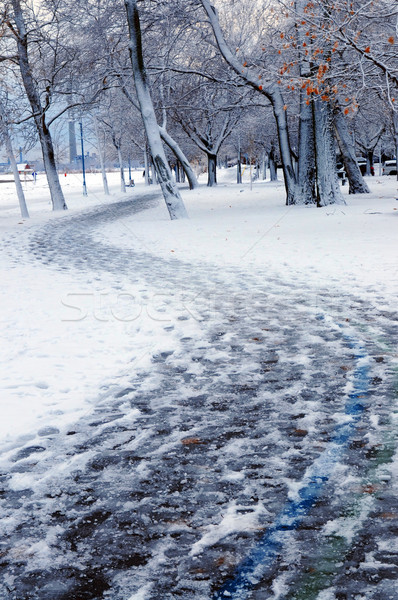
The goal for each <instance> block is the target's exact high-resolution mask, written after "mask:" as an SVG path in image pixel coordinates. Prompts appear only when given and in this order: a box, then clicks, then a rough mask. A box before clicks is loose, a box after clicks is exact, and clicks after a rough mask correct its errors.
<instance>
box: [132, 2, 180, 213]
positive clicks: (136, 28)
mask: <svg viewBox="0 0 398 600" xmlns="http://www.w3.org/2000/svg"><path fill="white" fill-rule="evenodd" d="M124 4H125V7H126V13H127V22H128V27H129V35H130V44H129V51H130V59H131V65H132V68H133V76H134V83H135V89H136V92H137V98H138V102H139V105H140V109H141V115H142V120H143V123H144V127H145V131H146V134H147V138H148V144H149V147H150V151H151V154H152V158H153V162H154V165H155V169H156V174H157V177H158V181H159V183H160V186H161V188H162V192H163V197H164V200H165V203H166V206H167V209H168V211H169V215H170V218H171V219H179V218H186V217H187V216H188V215H187V212H186V210H185V206H184V203H183V201H182V198H181V196H180V193H179V191H178V188H177V187H176V185H175V184H174V182H173V180H172V177H171V173H170V169H169V165H168V163H167V159H166V155H165V152H164V148H163V146H162V142H161V139H160V133H159V126H158V123H157V121H156V115H155V110H154V107H153V103H152V98H151V94H150V91H149V84H148V80H147V75H146V71H145V65H144V59H143V55H142V41H141V26H140V18H139V12H138V8H137V1H136V0H125V2H124Z"/></svg>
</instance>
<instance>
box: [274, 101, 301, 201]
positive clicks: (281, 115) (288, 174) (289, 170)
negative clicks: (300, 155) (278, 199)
mask: <svg viewBox="0 0 398 600" xmlns="http://www.w3.org/2000/svg"><path fill="white" fill-rule="evenodd" d="M271 103H272V108H273V110H274V115H275V119H276V124H277V130H278V139H279V148H280V153H281V160H282V169H283V176H284V182H285V189H286V204H287V205H289V204H295V193H296V175H295V173H294V168H293V161H292V153H291V150H290V142H289V135H288V128H287V118H286V107H285V105H284V102H283V98H282V94H281V93H280V91H279V90H277V91H274V92H273V94H272V96H271Z"/></svg>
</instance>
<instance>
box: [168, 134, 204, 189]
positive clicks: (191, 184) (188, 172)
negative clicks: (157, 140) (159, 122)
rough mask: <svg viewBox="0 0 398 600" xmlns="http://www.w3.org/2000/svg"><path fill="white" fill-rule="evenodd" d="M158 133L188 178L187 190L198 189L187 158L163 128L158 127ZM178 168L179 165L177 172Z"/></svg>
mask: <svg viewBox="0 0 398 600" xmlns="http://www.w3.org/2000/svg"><path fill="white" fill-rule="evenodd" d="M159 132H160V137H161V138H162V140H163V141H164V142H165V143H166V144H167V145H168V147H169V148H170V150H172V151H173V152H174V154H175V156H176V157H177V159H178V161H179V162H180V164H181V166H182V168H183V170H184V173H185V175H186V176H187V178H188V182H189V188H190V189H191V190H193V189H195V188H196V187H198V180H197V178H196V175H195V173H194V172H193V169H192V167H191V165H190V164H189V160H188V159H187V157H186V156H185V154H184V153H183V151H182V150H181V148H180V146H179V145H178V144H177V142H176V141H175V140H174V139H173V138H172V137H171V135H170V134H169V133H168V132H167V130H166V129H165V128H164V127H160V126H159ZM178 166H179V165H177V171H178V170H179V169H178Z"/></svg>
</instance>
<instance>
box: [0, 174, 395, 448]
mask: <svg viewBox="0 0 398 600" xmlns="http://www.w3.org/2000/svg"><path fill="white" fill-rule="evenodd" d="M234 178H235V171H234V170H233V169H231V170H229V171H228V172H223V171H221V172H220V176H219V179H220V180H221V183H220V184H219V186H218V187H217V188H214V189H208V188H207V187H205V186H203V185H202V186H201V187H200V188H199V189H198V190H196V191H193V192H190V191H184V192H183V196H184V201H185V203H186V205H187V208H188V211H189V214H190V219H189V220H188V221H173V222H170V221H169V219H168V215H167V211H166V208H165V207H164V205H163V203H162V202H160V203H159V204H157V205H156V206H155V207H153V208H151V209H149V210H145V211H143V212H141V213H140V214H134V215H132V216H131V217H128V218H123V219H116V220H115V221H114V222H111V223H105V224H104V225H103V226H99V227H96V229H95V236H96V239H98V240H102V242H103V243H106V244H110V245H112V246H113V247H120V248H132V249H134V250H136V251H138V252H140V251H142V252H145V253H148V252H149V253H151V254H153V255H154V256H155V257H156V256H158V257H160V258H161V259H162V260H166V261H167V262H168V263H170V266H171V268H172V265H173V261H175V260H177V261H178V260H183V261H189V262H190V263H192V265H193V269H194V268H195V264H198V263H200V262H203V261H206V262H211V263H212V264H216V265H218V267H219V269H220V270H221V271H222V270H223V269H224V268H225V267H227V266H228V267H230V266H239V268H241V269H244V270H246V271H250V272H252V273H256V272H258V271H259V269H261V272H262V273H266V274H268V275H269V276H270V277H278V278H282V279H283V280H284V281H286V282H294V283H295V284H299V285H303V286H305V287H306V288H307V289H309V290H310V293H311V295H312V301H313V304H314V306H316V305H317V304H318V303H321V294H322V290H323V289H324V288H329V289H331V290H332V292H333V294H334V296H335V308H336V311H338V310H343V309H344V304H345V294H354V295H356V296H359V297H361V298H366V299H367V300H369V301H370V302H372V303H374V304H375V305H377V306H378V307H380V308H383V307H385V308H391V309H395V308H396V298H397V293H398V277H397V276H396V272H397V258H398V246H397V242H396V236H397V224H398V210H397V209H398V202H397V201H396V198H398V185H397V182H396V181H395V178H393V177H384V178H383V177H379V178H378V177H375V178H372V179H371V180H370V181H369V183H370V185H371V188H372V194H371V195H369V196H357V197H348V196H347V201H348V205H347V206H344V207H331V208H324V209H318V210H315V209H314V208H308V207H286V206H284V200H283V198H284V188H283V184H282V183H280V182H279V183H276V184H273V183H270V182H266V183H257V184H254V185H253V189H252V190H250V186H249V184H248V183H245V184H244V185H240V186H238V185H236V184H233V181H234ZM135 179H136V181H137V180H139V179H140V173H137V174H136V177H135ZM111 181H112V183H113V187H112V196H111V197H109V198H106V197H104V195H103V193H102V191H101V178H100V175H98V174H97V175H93V174H88V176H87V185H88V190H89V195H88V197H87V198H85V197H83V196H82V185H81V176H79V175H73V174H71V175H68V176H67V177H65V178H61V182H62V184H63V189H64V191H65V194H66V198H67V203H68V206H69V211H68V212H67V213H65V214H61V215H59V214H57V215H54V214H53V213H52V212H51V210H50V202H49V196H48V191H47V189H46V185H45V181H44V176H43V175H41V176H39V180H38V181H37V183H36V184H33V183H32V182H29V183H27V184H25V188H26V190H25V191H26V196H27V202H28V206H29V210H30V212H31V219H30V221H22V220H21V219H20V218H19V216H18V208H17V206H16V199H15V192H14V188H13V184H11V183H10V184H0V185H1V187H0V236H1V245H2V248H3V253H2V262H1V277H2V282H3V284H2V286H1V290H0V295H1V296H0V297H1V303H0V307H1V310H0V318H1V323H2V340H3V343H2V347H1V364H2V367H3V369H4V371H3V377H2V385H3V386H4V391H3V393H2V419H1V422H0V439H1V440H2V443H4V442H10V443H12V441H13V440H15V439H16V438H17V437H18V436H20V435H29V434H32V432H34V431H35V430H36V429H38V428H40V426H41V424H44V425H47V424H48V422H49V421H50V422H51V423H57V424H58V426H59V425H60V424H61V425H62V424H63V423H67V422H68V421H70V420H73V419H74V418H75V417H76V412H80V411H84V410H86V405H87V402H90V400H91V399H95V398H96V397H97V394H98V391H97V390H98V388H99V387H100V386H101V385H102V386H105V388H107V387H108V386H109V385H111V383H112V381H113V378H114V376H115V374H116V373H117V372H121V371H122V370H123V368H124V367H125V365H126V364H127V363H129V362H130V361H131V359H132V356H134V358H135V360H139V361H140V364H144V363H145V360H147V359H148V356H149V354H148V348H151V347H152V344H153V343H154V339H153V337H152V329H153V331H154V332H156V333H157V334H159V332H158V328H157V327H156V325H157V323H158V321H159V320H158V315H157V307H156V305H157V304H158V303H159V302H160V300H161V298H160V296H159V295H158V293H157V292H155V294H153V292H151V290H149V291H147V292H146V297H145V298H142V297H141V293H140V292H139V291H138V295H137V290H136V288H135V287H134V286H133V285H132V286H131V287H130V282H129V287H128V288H126V287H125V285H126V283H125V282H123V284H122V285H121V286H120V282H119V285H118V286H116V290H115V286H114V282H113V278H112V277H111V278H110V279H109V278H107V277H104V276H102V275H97V276H96V277H94V276H92V275H91V274H90V275H89V276H88V275H87V274H86V273H84V272H83V273H78V274H76V273H73V274H71V273H68V272H65V270H59V269H57V268H56V266H55V268H47V266H46V265H45V266H43V265H42V264H39V263H37V262H36V261H34V260H21V258H20V256H21V254H22V253H23V252H24V251H25V252H26V254H24V257H25V256H30V257H31V258H32V257H33V256H34V252H35V250H34V249H32V247H31V246H29V240H30V237H31V236H32V235H33V232H34V231H36V230H38V229H39V228H40V227H41V225H42V224H44V223H48V222H50V221H51V220H53V219H68V218H70V216H71V215H72V214H73V215H74V214H76V212H78V211H81V210H85V209H87V208H90V207H93V206H96V205H98V204H100V205H104V204H112V203H113V202H117V201H118V200H121V199H123V198H124V195H123V194H121V193H120V192H119V193H118V191H117V190H118V174H117V173H113V174H111ZM346 190H347V188H343V191H346ZM152 191H153V190H152ZM142 193H148V190H145V188H144V186H143V185H137V186H136V187H135V188H133V189H129V188H128V195H129V196H131V199H132V201H134V197H135V196H137V195H138V194H142ZM115 210H116V209H115ZM54 252H56V248H55V249H54ZM82 260H83V259H82ZM188 287H189V286H188ZM180 292H181V293H180V298H179V299H178V300H179V302H180V305H181V306H180V308H181V309H182V310H183V306H184V294H185V290H181V291H180ZM218 293H220V291H218V292H217V294H218ZM221 293H222V292H221ZM135 294H136V296H135ZM213 300H214V299H213ZM208 301H211V299H208ZM119 312H120V314H119ZM125 313H126V314H125ZM152 313H154V314H152ZM137 323H139V329H140V330H141V331H142V335H141V336H140V335H139V332H137ZM132 327H133V328H134V349H133V348H132V345H131V328H132ZM148 339H150V340H151V342H150V344H151V345H150V346H148ZM156 343H157V344H159V347H160V346H161V339H159V338H157V340H156ZM138 348H139V350H138Z"/></svg>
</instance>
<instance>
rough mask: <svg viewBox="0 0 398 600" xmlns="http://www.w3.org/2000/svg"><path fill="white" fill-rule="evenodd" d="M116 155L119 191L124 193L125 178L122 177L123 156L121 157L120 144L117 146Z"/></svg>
mask: <svg viewBox="0 0 398 600" xmlns="http://www.w3.org/2000/svg"><path fill="white" fill-rule="evenodd" d="M117 155H118V157H119V169H120V191H121V192H123V193H125V192H126V180H125V178H124V169H123V158H122V151H121V149H120V146H118V148H117Z"/></svg>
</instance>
